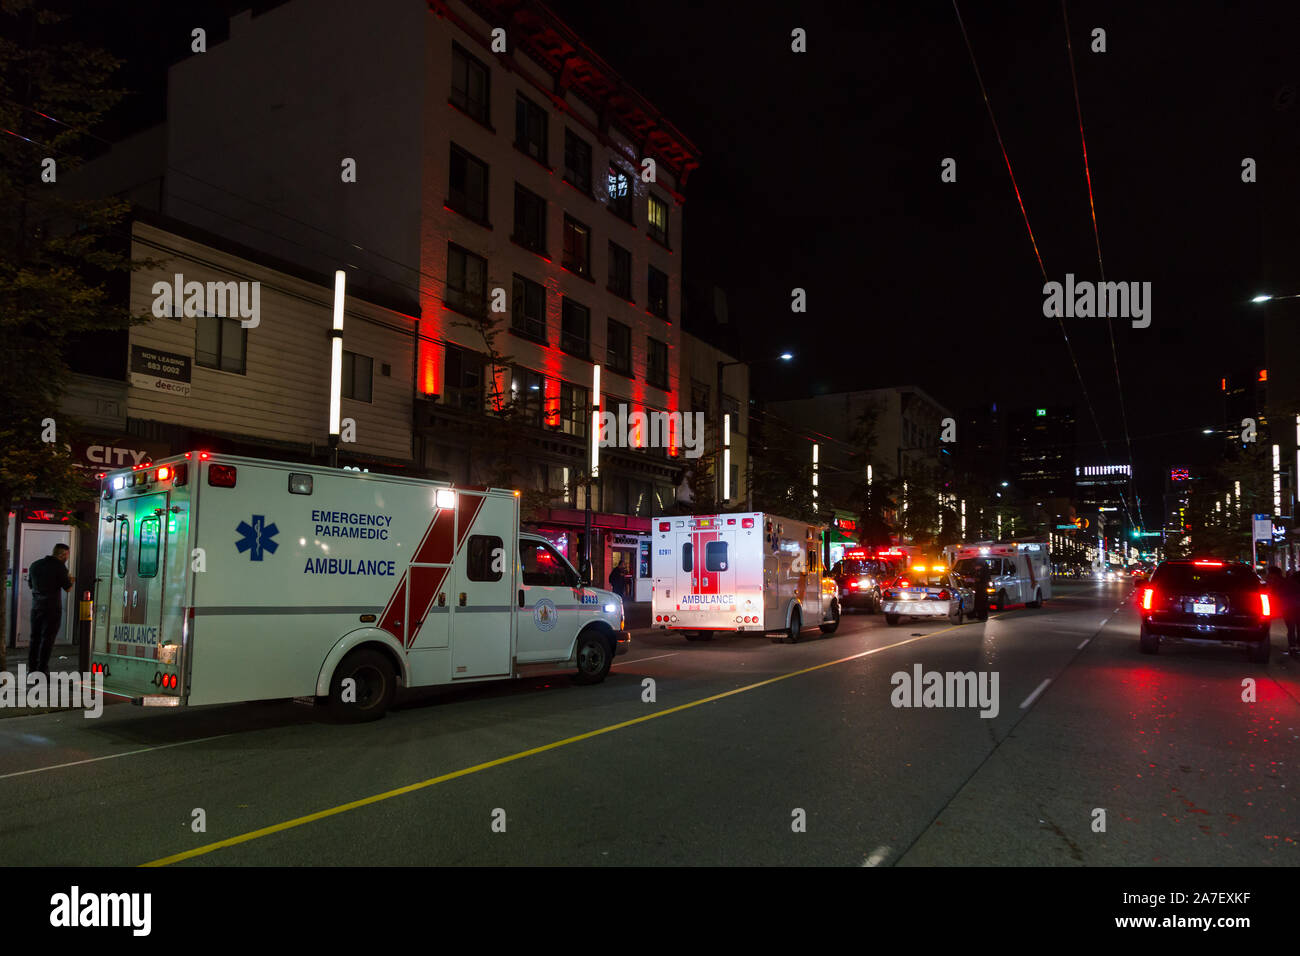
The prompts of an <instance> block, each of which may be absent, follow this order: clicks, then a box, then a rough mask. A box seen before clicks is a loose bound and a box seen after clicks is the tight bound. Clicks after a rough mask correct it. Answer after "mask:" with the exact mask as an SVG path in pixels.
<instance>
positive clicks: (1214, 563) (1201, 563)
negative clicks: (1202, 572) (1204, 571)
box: [1192, 561, 1223, 568]
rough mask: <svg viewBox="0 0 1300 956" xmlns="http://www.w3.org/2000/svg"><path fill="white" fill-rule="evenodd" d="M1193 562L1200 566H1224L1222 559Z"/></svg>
mask: <svg viewBox="0 0 1300 956" xmlns="http://www.w3.org/2000/svg"><path fill="white" fill-rule="evenodd" d="M1192 564H1194V565H1196V566H1197V567H1198V568H1221V567H1223V562H1222V561H1193V562H1192Z"/></svg>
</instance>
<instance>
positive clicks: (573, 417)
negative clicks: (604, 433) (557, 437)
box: [560, 382, 591, 438]
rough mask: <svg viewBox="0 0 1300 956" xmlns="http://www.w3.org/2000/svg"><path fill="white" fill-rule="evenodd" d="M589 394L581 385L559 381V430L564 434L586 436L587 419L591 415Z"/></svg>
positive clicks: (578, 436) (576, 436) (577, 436)
mask: <svg viewBox="0 0 1300 956" xmlns="http://www.w3.org/2000/svg"><path fill="white" fill-rule="evenodd" d="M590 394H591V393H590V392H589V391H588V390H587V389H585V388H583V387H582V386H581V385H570V384H569V383H568V382H561V383H560V430H561V431H563V432H564V433H565V434H566V435H573V436H574V437H575V438H586V437H587V419H588V418H589V417H590V415H591V408H590V407H589V403H590V401H591V398H590Z"/></svg>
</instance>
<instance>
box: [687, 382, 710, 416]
mask: <svg viewBox="0 0 1300 956" xmlns="http://www.w3.org/2000/svg"><path fill="white" fill-rule="evenodd" d="M691 411H693V412H702V413H703V414H704V415H705V417H708V416H709V415H711V414H712V409H711V408H709V386H707V385H705V384H704V383H703V382H701V381H700V380H699V379H691Z"/></svg>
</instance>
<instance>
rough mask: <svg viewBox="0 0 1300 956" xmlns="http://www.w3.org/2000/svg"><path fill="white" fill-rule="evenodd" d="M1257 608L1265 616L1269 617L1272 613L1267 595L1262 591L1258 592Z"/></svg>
mask: <svg viewBox="0 0 1300 956" xmlns="http://www.w3.org/2000/svg"><path fill="white" fill-rule="evenodd" d="M1259 608H1260V611H1262V612H1263V614H1264V616H1265V617H1269V616H1270V615H1271V614H1272V613H1273V612H1272V610H1271V609H1270V608H1269V603H1268V595H1267V594H1265V593H1264V592H1263V591H1260V592H1259Z"/></svg>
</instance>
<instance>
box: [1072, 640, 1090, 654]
mask: <svg viewBox="0 0 1300 956" xmlns="http://www.w3.org/2000/svg"><path fill="white" fill-rule="evenodd" d="M1090 640H1092V638H1091V637H1085V638H1084V639H1083V642H1082V643H1081V644H1080V645H1079V646H1078V647H1076V648H1075V650H1076V651H1081V650H1083V648H1084V646H1085V645H1087V643H1088V642H1089V641H1090Z"/></svg>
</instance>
